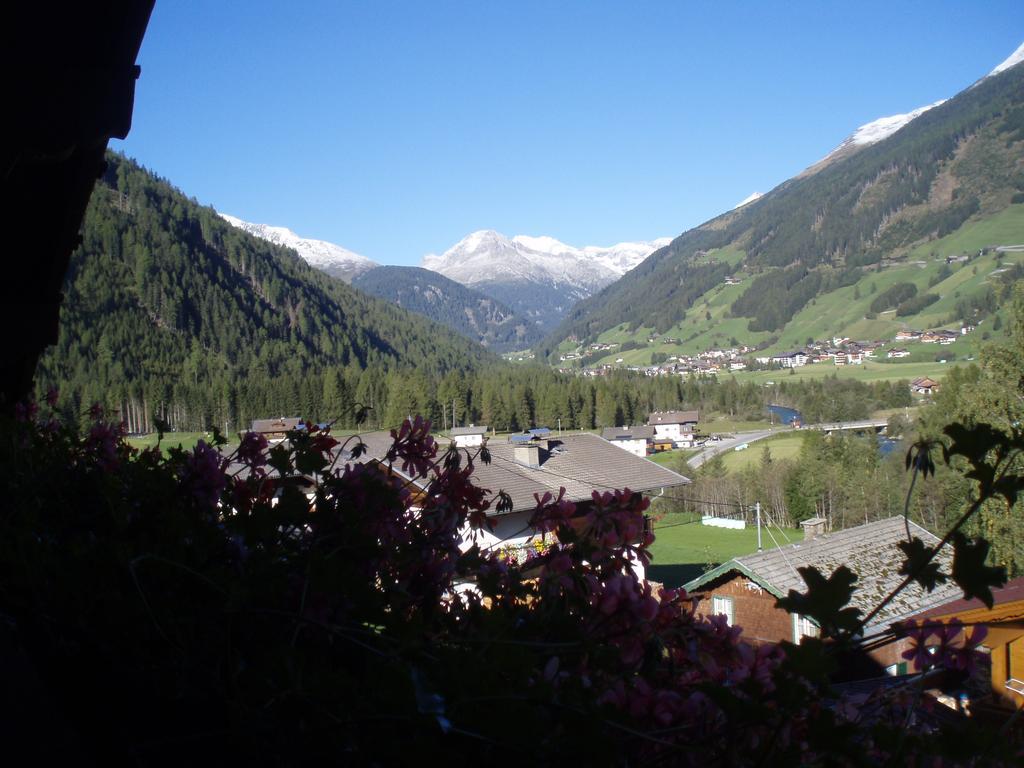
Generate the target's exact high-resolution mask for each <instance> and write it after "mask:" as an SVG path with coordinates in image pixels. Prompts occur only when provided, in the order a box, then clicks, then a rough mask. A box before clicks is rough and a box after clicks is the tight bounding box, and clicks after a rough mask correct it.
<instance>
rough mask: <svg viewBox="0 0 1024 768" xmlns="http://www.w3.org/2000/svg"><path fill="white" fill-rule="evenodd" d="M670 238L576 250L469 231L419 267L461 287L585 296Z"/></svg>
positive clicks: (548, 240) (547, 240) (543, 239)
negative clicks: (500, 286)
mask: <svg viewBox="0 0 1024 768" xmlns="http://www.w3.org/2000/svg"><path fill="white" fill-rule="evenodd" d="M670 242H671V238H667V237H665V238H659V239H657V240H650V241H643V242H625V243H618V244H616V245H612V246H608V247H602V246H595V245H588V246H584V247H583V248H577V247H575V246H572V245H568V244H566V243H563V242H562V241H560V240H557V239H555V238H553V237H549V236H547V235H540V236H532V235H516V236H515V237H511V238H510V237H506V236H505V235H502V234H501V233H499V232H495V231H493V230H480V231H477V232H473V233H471V234H469V235H467V236H466V237H464V238H463V239H462V240H460V241H459V242H458V243H456V244H455V245H453V246H452V247H451V248H449V249H448V250H447V251H445V252H444V253H442V254H440V255H438V254H435V253H430V254H427V255H426V256H424V257H423V261H422V266H423V267H424V268H426V269H430V270H433V271H434V272H440V273H441V274H442V275H444V276H445V277H448V278H451V279H452V280H455V281H456V282H459V283H462V284H463V285H475V284H477V283H482V282H489V281H499V282H525V283H540V284H549V285H557V286H563V287H567V288H569V289H573V290H574V292H578V293H579V294H580V295H590V294H591V293H593V292H594V291H597V290H599V289H600V288H603V287H604V286H606V285H608V284H609V283H611V282H614V281H615V280H616V279H618V278H619V277H621V276H622V275H624V274H625V273H626V272H628V271H629V270H630V269H632V268H633V267H635V266H636V265H637V264H639V263H640V262H641V261H643V260H644V259H646V258H647V257H648V256H650V255H651V253H653V252H654V251H655V250H657V249H658V248H661V247H663V246H665V245H668V244H669V243H670Z"/></svg>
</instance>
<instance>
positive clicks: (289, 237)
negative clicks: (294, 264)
mask: <svg viewBox="0 0 1024 768" xmlns="http://www.w3.org/2000/svg"><path fill="white" fill-rule="evenodd" d="M218 215H219V216H220V217H221V218H222V219H224V221H226V222H228V223H229V224H231V226H233V227H237V228H238V229H241V230H242V231H244V232H248V233H249V234H250V235H255V236H256V237H258V238H260V239H262V240H266V241H268V242H271V243H274V244H275V245H281V246H284V247H285V248H292V249H294V250H295V251H297V252H298V254H299V256H301V257H302V259H303V260H304V261H305V262H306V263H308V264H309V265H310V266H311V267H316V268H317V269H322V270H333V271H338V272H344V273H346V276H347V277H348V278H349V279H351V277H355V276H356V275H357V274H359V273H361V272H366V271H367V270H369V269H373V268H374V267H376V266H377V262H375V261H373V260H371V259H368V258H367V257H366V256H363V255H361V254H358V253H356V252H355V251H350V250H348V249H347V248H342V247H341V246H340V245H336V244H334V243H330V242H327V241H326V240H314V239H313V238H309V237H302V236H300V235H297V234H295V233H294V232H292V230H290V229H288V228H287V227H275V226H271V225H269V224H252V223H250V222H247V221H242V220H241V219H239V218H237V217H235V216H229V215H228V214H226V213H218Z"/></svg>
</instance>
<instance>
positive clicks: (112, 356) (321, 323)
mask: <svg viewBox="0 0 1024 768" xmlns="http://www.w3.org/2000/svg"><path fill="white" fill-rule="evenodd" d="M107 161H108V168H107V170H106V173H105V174H104V176H103V178H102V179H101V180H100V181H99V182H98V183H97V185H96V188H95V190H94V191H93V195H92V198H91V200H90V203H89V207H88V210H87V212H86V216H85V220H84V223H83V229H82V245H81V246H80V247H79V248H78V249H77V250H76V252H75V253H74V255H73V257H72V260H71V265H70V268H69V270H68V274H67V276H66V279H65V286H64V292H65V296H66V300H65V302H64V305H63V308H62V311H61V318H60V329H59V340H58V342H57V344H56V345H55V346H54V347H52V348H51V349H50V350H49V351H48V352H47V353H46V354H45V355H44V356H43V358H42V359H41V361H40V363H39V369H38V371H37V376H36V381H37V387H38V388H39V389H40V390H45V388H47V387H49V386H56V387H59V389H60V390H61V393H62V404H63V407H65V408H67V409H68V410H74V411H78V412H80V411H81V410H82V409H83V408H84V407H87V406H88V404H90V403H92V402H100V403H104V404H105V405H107V406H108V407H109V408H112V409H115V411H118V412H120V413H121V414H122V415H123V416H124V417H125V418H126V420H128V421H129V425H130V427H131V428H132V429H138V430H144V429H148V428H151V427H152V424H153V420H154V418H156V417H157V416H160V417H162V418H165V419H167V420H169V421H171V423H172V424H173V425H174V426H176V427H178V428H180V429H191V430H195V429H206V428H208V427H209V426H210V425H217V426H218V427H220V428H222V429H224V428H238V426H240V425H244V424H247V423H248V421H249V420H250V419H251V418H254V417H257V416H266V415H268V414H273V415H279V414H281V413H286V414H298V413H301V414H305V415H314V414H319V415H321V416H324V417H326V416H328V415H330V416H337V415H339V409H341V408H342V407H343V405H345V406H348V407H350V405H351V401H352V399H353V397H355V398H357V399H359V398H364V399H363V400H362V402H365V403H366V404H371V402H370V401H374V400H375V398H374V397H373V388H372V387H371V386H370V385H371V384H373V385H374V386H375V388H376V389H377V390H380V388H381V387H382V384H380V383H379V382H370V380H369V378H367V381H366V382H363V381H362V379H363V378H366V377H362V376H361V372H362V371H365V370H371V371H373V372H374V373H373V375H374V376H375V377H376V378H377V379H380V378H381V377H382V376H383V373H384V371H386V370H392V369H395V370H400V369H416V370H417V371H420V372H427V373H433V374H437V375H440V374H443V373H445V372H448V371H462V370H466V369H469V368H472V367H473V366H475V365H479V364H481V363H483V362H485V361H487V362H490V361H495V362H496V361H497V358H495V357H493V356H492V355H490V354H489V353H487V352H486V351H485V350H484V349H483V348H481V347H480V346H479V345H477V344H475V343H473V342H471V341H470V340H468V339H465V338H463V337H461V336H459V335H457V334H455V333H454V332H452V331H450V330H449V329H448V328H446V327H444V326H442V325H439V324H437V323H433V322H430V321H429V320H426V319H425V318H422V317H420V316H418V315H414V314H412V313H410V312H407V311H405V310H403V309H400V308H399V307H396V306H394V305H393V304H391V303H389V302H387V301H384V300H382V299H378V298H374V297H371V296H368V295H366V294H364V293H362V292H360V291H358V290H356V289H354V288H352V287H350V286H348V285H346V284H345V283H343V282H342V281H340V280H337V279H334V278H331V277H328V276H326V275H324V274H323V273H320V272H318V271H317V270H315V269H313V268H312V267H310V266H308V265H307V264H306V263H305V262H304V261H302V259H300V258H299V256H298V255H297V254H296V253H295V252H294V251H291V250H289V249H286V248H281V247H278V246H275V245H272V244H270V243H268V242H266V241H264V240H261V239H258V238H256V237H253V236H251V235H249V234H246V233H245V232H242V231H241V230H238V229H236V228H235V227H232V226H231V225H229V224H228V223H226V222H225V221H223V220H222V219H221V218H220V217H219V216H218V215H217V213H216V212H215V211H214V210H213V209H212V208H208V207H202V206H200V205H198V204H197V203H196V202H195V201H193V200H190V199H188V198H187V197H185V195H183V194H182V193H181V192H180V191H179V190H177V189H175V188H174V187H173V186H171V185H170V184H169V183H168V182H166V181H163V180H161V179H159V178H157V177H156V176H155V175H153V174H151V173H149V172H148V171H146V170H144V169H142V168H140V167H139V166H138V165H136V164H135V163H134V162H132V161H130V160H127V159H125V158H124V157H121V156H118V155H115V154H113V153H110V154H108V158H107ZM361 385H362V386H361ZM360 389H362V391H360ZM377 399H379V398H377Z"/></svg>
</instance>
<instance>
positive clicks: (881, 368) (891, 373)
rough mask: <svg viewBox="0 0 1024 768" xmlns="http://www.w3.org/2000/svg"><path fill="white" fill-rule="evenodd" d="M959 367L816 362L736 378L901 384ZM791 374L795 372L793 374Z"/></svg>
mask: <svg viewBox="0 0 1024 768" xmlns="http://www.w3.org/2000/svg"><path fill="white" fill-rule="evenodd" d="M928 346H931V347H936V350H935V351H936V352H938V347H939V345H938V344H930V345H928ZM958 364H959V363H957V362H950V363H936V362H930V363H927V362H926V363H879V362H874V361H868V362H866V363H864V364H863V365H840V366H836V365H833V364H832V363H815V364H814V365H805V366H803V367H801V368H790V369H789V370H786V371H740V372H738V373H736V374H734V375H735V377H736V380H737V381H739V382H745V381H756V382H760V383H762V384H763V383H766V382H769V381H774V382H776V383H777V382H780V381H786V382H789V383H794V382H797V381H800V380H802V379H823V378H825V377H826V376H833V375H834V376H836V377H838V378H840V379H859V380H861V381H898V380H899V379H907V380H908V381H909V380H911V379H916V378H917V377H918V376H930V377H931V378H933V379H936V380H939V379H941V378H942V377H943V376H945V375H946V371H948V370H949V369H950V368H952V367H953V366H955V365H958ZM790 371H793V373H792V374H791V373H790ZM719 378H721V377H719Z"/></svg>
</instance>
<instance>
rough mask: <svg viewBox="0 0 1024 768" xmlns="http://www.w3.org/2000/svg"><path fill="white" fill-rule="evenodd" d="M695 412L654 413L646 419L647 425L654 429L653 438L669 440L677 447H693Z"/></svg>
mask: <svg viewBox="0 0 1024 768" xmlns="http://www.w3.org/2000/svg"><path fill="white" fill-rule="evenodd" d="M697 416H698V414H697V411H655V412H654V413H652V414H651V415H650V416H648V417H647V425H648V426H650V427H654V436H655V437H663V438H665V439H667V440H671V441H672V443H673V444H674V445H676V446H677V447H678V446H680V445H682V446H690V445H693V439H694V438H693V433H694V432H696V430H697Z"/></svg>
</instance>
